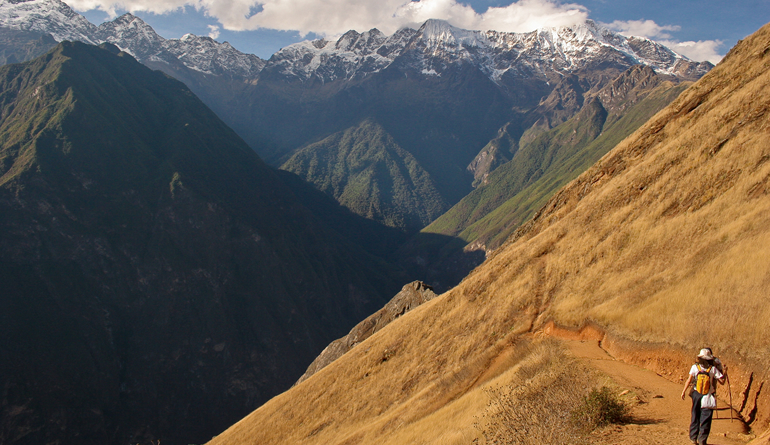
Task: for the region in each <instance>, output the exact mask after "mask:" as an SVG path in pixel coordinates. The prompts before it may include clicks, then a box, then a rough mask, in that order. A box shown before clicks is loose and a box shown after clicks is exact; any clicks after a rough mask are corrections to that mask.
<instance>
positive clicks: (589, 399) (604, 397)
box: [571, 386, 629, 430]
mask: <svg viewBox="0 0 770 445" xmlns="http://www.w3.org/2000/svg"><path fill="white" fill-rule="evenodd" d="M628 411H629V407H628V405H626V404H625V403H624V402H623V401H622V400H621V399H620V397H619V396H617V395H616V394H615V393H614V392H613V391H612V390H611V389H610V388H607V387H606V386H603V387H601V388H599V389H593V390H591V392H590V393H588V395H587V396H585V397H584V398H583V401H582V403H581V404H580V405H578V406H577V407H576V408H575V409H573V410H572V414H571V420H572V423H573V424H575V425H576V426H577V427H579V428H582V429H586V430H592V429H595V428H598V427H601V426H605V425H609V424H611V423H623V422H625V421H626V420H627V418H628Z"/></svg>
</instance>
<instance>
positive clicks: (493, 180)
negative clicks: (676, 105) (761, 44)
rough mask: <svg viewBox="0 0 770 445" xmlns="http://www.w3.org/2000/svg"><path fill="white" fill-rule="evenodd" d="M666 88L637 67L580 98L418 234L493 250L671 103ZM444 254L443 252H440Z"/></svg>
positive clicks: (675, 89) (671, 90)
mask: <svg viewBox="0 0 770 445" xmlns="http://www.w3.org/2000/svg"><path fill="white" fill-rule="evenodd" d="M688 85H689V84H688V83H684V84H679V85H674V84H672V83H670V82H667V81H665V79H664V78H663V77H661V76H658V75H657V74H655V73H654V72H653V71H652V70H651V69H650V68H647V67H642V66H639V65H637V66H636V67H633V68H631V69H629V70H628V71H627V72H626V73H624V74H622V75H621V76H619V77H618V78H617V79H615V80H614V81H613V82H612V83H610V84H609V85H607V86H606V87H604V88H602V89H601V90H599V91H598V92H597V93H595V94H592V95H590V96H589V97H588V100H587V102H585V103H584V104H583V105H582V107H581V110H580V112H578V113H577V114H575V115H574V117H571V118H570V119H569V120H567V121H566V122H564V123H563V124H560V125H558V126H556V127H555V128H554V129H553V130H549V131H547V132H545V133H541V134H540V135H539V136H537V137H535V138H534V139H533V140H532V141H531V142H529V143H526V144H524V145H523V147H522V148H521V149H519V150H518V151H517V152H516V155H515V156H513V159H512V160H511V161H510V162H508V163H506V164H504V165H503V166H501V167H500V168H499V169H497V170H496V171H494V172H493V173H491V174H490V175H489V176H488V177H487V178H486V179H485V182H486V184H484V185H483V186H482V187H479V188H478V189H476V190H474V191H473V192H471V193H470V194H469V195H468V196H466V197H465V198H463V199H462V200H461V201H460V202H459V203H457V204H456V205H455V206H454V207H453V208H452V209H450V210H449V211H448V212H447V213H445V214H444V215H442V216H441V217H440V218H439V219H438V220H436V221H435V222H433V223H432V224H431V225H430V226H428V227H426V228H425V229H424V232H425V233H440V234H444V235H449V236H458V237H459V238H461V239H462V240H463V241H465V242H466V243H469V244H470V243H474V244H475V248H484V249H485V250H494V249H495V248H497V247H499V245H500V244H501V243H502V242H503V241H504V240H505V239H506V238H508V236H509V235H510V234H511V233H512V232H513V231H514V230H515V229H516V228H517V227H518V226H519V225H520V224H521V223H523V222H524V221H526V220H527V219H529V218H530V217H531V216H532V215H533V214H534V212H535V211H537V209H539V208H540V207H542V206H543V204H545V202H546V201H547V200H548V199H549V198H550V197H551V195H552V194H553V193H555V192H556V191H557V190H558V189H559V188H561V187H562V186H564V185H565V184H566V183H567V182H569V181H571V180H572V179H574V178H575V177H577V176H578V175H579V174H580V173H582V172H583V171H585V170H586V169H587V168H588V167H590V166H591V165H592V164H593V163H595V162H596V161H597V160H598V159H599V158H601V157H602V156H603V155H605V154H606V153H607V152H608V151H609V150H610V149H611V148H612V147H614V146H615V145H616V144H617V143H618V142H620V141H621V140H623V139H624V138H625V137H626V136H628V135H630V134H631V133H632V132H633V131H634V130H636V129H637V128H638V127H639V126H641V125H642V124H644V122H646V121H647V119H649V118H650V117H652V116H653V115H654V114H655V113H656V112H658V111H659V110H661V109H662V108H663V107H665V106H666V105H668V104H669V103H670V102H671V101H673V100H674V99H675V98H676V97H677V96H678V95H679V94H680V93H681V92H682V91H683V90H684V88H685V87H686V86H688ZM446 254H448V253H447V252H444V255H446Z"/></svg>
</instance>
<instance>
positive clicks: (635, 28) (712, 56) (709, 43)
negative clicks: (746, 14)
mask: <svg viewBox="0 0 770 445" xmlns="http://www.w3.org/2000/svg"><path fill="white" fill-rule="evenodd" d="M604 26H606V27H608V28H610V29H611V30H613V31H617V32H619V33H621V34H623V35H624V36H627V37H631V36H638V37H646V38H648V39H650V40H655V41H657V42H658V43H662V44H663V45H666V46H668V47H669V48H671V49H672V50H674V51H676V52H677V53H679V54H681V55H683V56H685V57H687V58H689V59H692V60H695V61H698V62H703V61H709V62H711V63H713V64H714V65H716V64H717V63H719V61H720V60H722V57H723V56H722V55H720V54H719V52H717V48H718V47H720V46H721V45H722V42H721V41H720V40H699V41H697V42H693V41H689V42H680V41H678V40H676V39H673V38H672V36H671V34H670V32H673V31H679V30H680V29H681V27H680V26H678V25H663V26H661V25H658V24H657V23H655V22H654V21H652V20H628V21H620V20H615V21H614V22H612V23H605V24H604Z"/></svg>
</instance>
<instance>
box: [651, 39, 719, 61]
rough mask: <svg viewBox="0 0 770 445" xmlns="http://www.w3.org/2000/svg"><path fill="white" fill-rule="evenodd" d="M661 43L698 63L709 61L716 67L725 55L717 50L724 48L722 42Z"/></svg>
mask: <svg viewBox="0 0 770 445" xmlns="http://www.w3.org/2000/svg"><path fill="white" fill-rule="evenodd" d="M659 42H660V43H662V44H664V45H666V46H668V47H669V48H671V49H672V50H674V51H676V52H677V53H679V54H681V55H683V56H685V57H687V58H689V59H692V60H696V61H698V62H704V61H709V62H711V63H713V64H714V65H716V64H717V63H719V62H720V61H721V60H722V58H723V57H724V55H720V54H719V52H718V51H717V48H718V47H720V46H722V41H721V40H698V41H697V42H693V41H688V42H677V41H670V40H661V41H659Z"/></svg>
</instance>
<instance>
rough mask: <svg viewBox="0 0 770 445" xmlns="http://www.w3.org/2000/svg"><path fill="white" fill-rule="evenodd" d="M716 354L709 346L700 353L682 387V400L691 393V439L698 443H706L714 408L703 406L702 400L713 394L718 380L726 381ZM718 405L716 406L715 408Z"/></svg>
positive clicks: (698, 444)
mask: <svg viewBox="0 0 770 445" xmlns="http://www.w3.org/2000/svg"><path fill="white" fill-rule="evenodd" d="M713 360H714V355H713V354H712V353H711V351H710V350H709V349H708V348H704V349H701V350H700V352H699V353H698V357H697V363H695V364H694V365H692V367H691V368H690V373H689V375H688V377H687V381H686V382H685V384H684V389H682V400H684V396H685V394H687V393H688V391H689V393H690V398H691V399H692V413H691V417H690V440H692V443H694V444H697V445H706V441H707V440H708V437H709V432H711V420H712V414H713V411H712V409H713V408H703V407H702V406H701V402H702V401H703V398H704V397H705V396H707V395H709V394H711V395H712V396H713V394H714V390H715V386H716V382H719V383H721V384H724V383H725V377H724V375H723V374H722V372H721V371H720V370H719V369H718V368H717V367H716V366H715V365H714V362H713ZM715 407H716V406H714V408H715Z"/></svg>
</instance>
